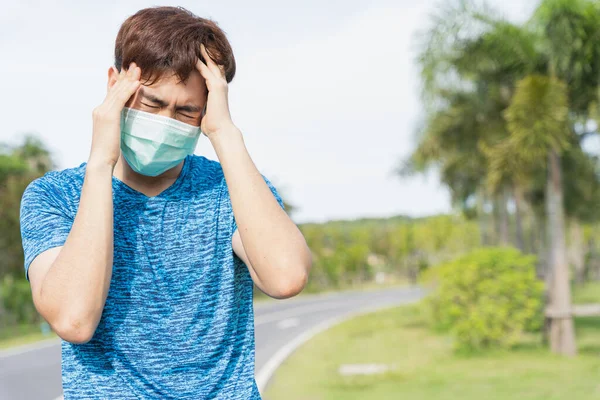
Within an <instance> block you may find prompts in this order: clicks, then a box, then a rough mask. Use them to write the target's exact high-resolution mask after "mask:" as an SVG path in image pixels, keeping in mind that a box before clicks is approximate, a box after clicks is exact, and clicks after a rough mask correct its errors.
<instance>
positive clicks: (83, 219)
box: [40, 164, 113, 335]
mask: <svg viewBox="0 0 600 400" xmlns="http://www.w3.org/2000/svg"><path fill="white" fill-rule="evenodd" d="M112 264H113V200H112V167H111V166H109V165H108V164H106V165H89V164H88V166H87V168H86V174H85V178H84V182H83V188H82V191H81V198H80V202H79V208H78V211H77V214H76V217H75V220H74V222H73V226H72V228H71V231H70V233H69V235H68V237H67V240H66V241H65V244H64V245H63V248H62V249H61V251H60V253H59V254H58V256H57V258H56V260H55V261H54V263H53V264H52V267H51V268H50V269H49V270H48V272H47V274H46V276H45V277H44V280H43V283H42V286H41V291H40V296H41V298H42V301H43V304H44V305H45V306H46V309H47V314H48V315H50V316H51V318H52V319H53V321H49V322H50V323H52V322H54V323H55V324H57V325H60V326H61V328H62V329H65V330H69V331H75V332H76V333H77V335H80V334H81V332H86V333H87V334H88V335H89V334H90V332H91V334H93V332H94V331H95V330H96V327H97V325H98V322H99V321H100V317H101V315H102V310H103V308H104V304H105V302H106V297H107V295H108V289H109V285H110V280H111V276H112Z"/></svg>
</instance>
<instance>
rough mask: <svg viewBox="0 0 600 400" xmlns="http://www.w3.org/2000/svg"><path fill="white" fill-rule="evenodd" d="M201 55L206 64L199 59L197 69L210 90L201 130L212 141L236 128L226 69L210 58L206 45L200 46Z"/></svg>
mask: <svg viewBox="0 0 600 400" xmlns="http://www.w3.org/2000/svg"><path fill="white" fill-rule="evenodd" d="M200 53H201V54H202V56H203V57H204V59H205V60H206V62H207V63H208V65H207V64H204V63H203V62H202V60H200V59H198V61H197V62H196V69H197V70H198V72H200V75H202V76H203V77H204V79H205V80H206V88H207V89H208V100H207V102H206V114H205V115H204V116H203V117H202V121H201V123H200V129H201V130H202V132H203V133H204V134H205V135H206V136H207V137H208V138H209V139H211V138H212V136H214V135H215V134H216V133H217V132H219V131H222V130H224V129H229V128H231V127H232V126H234V124H233V121H232V120H231V114H230V113H229V100H228V89H229V87H228V85H227V79H226V78H225V68H224V67H223V66H222V65H217V63H215V61H214V60H213V59H212V58H210V56H209V55H208V52H207V51H206V47H204V44H201V45H200Z"/></svg>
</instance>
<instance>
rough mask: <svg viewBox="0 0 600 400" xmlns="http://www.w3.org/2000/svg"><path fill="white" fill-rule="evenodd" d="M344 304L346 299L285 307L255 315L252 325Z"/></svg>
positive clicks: (346, 303) (338, 306) (331, 308)
mask: <svg viewBox="0 0 600 400" xmlns="http://www.w3.org/2000/svg"><path fill="white" fill-rule="evenodd" d="M345 306H348V302H347V301H344V302H337V303H334V302H332V303H328V304H313V305H308V306H300V307H294V308H292V309H287V310H283V311H275V312H272V313H268V314H266V315H261V316H259V317H256V318H255V319H254V325H255V326H257V325H262V324H268V323H270V322H275V321H278V320H281V319H287V318H292V317H297V316H300V315H304V314H311V313H314V312H319V311H327V310H333V309H334V308H340V307H345Z"/></svg>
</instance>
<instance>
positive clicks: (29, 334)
mask: <svg viewBox="0 0 600 400" xmlns="http://www.w3.org/2000/svg"><path fill="white" fill-rule="evenodd" d="M57 337H58V336H57V335H56V334H55V333H54V332H52V331H49V332H47V333H42V331H41V329H40V326H39V325H25V324H24V325H19V326H11V327H9V328H3V329H0V350H4V349H7V348H10V347H14V346H20V345H23V344H29V343H33V342H38V341H40V340H44V339H51V338H57Z"/></svg>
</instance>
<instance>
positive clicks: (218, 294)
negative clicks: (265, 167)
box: [21, 155, 283, 400]
mask: <svg viewBox="0 0 600 400" xmlns="http://www.w3.org/2000/svg"><path fill="white" fill-rule="evenodd" d="M85 166H86V163H83V164H81V165H80V166H79V167H76V168H70V169H65V170H62V171H53V172H49V173H47V174H46V175H44V176H43V177H41V178H39V179H36V180H35V181H33V182H32V183H31V184H30V185H29V186H28V187H27V189H26V191H25V193H24V194H23V199H22V203H21V235H22V240H23V249H24V252H25V275H26V277H27V279H29V276H28V270H29V265H30V264H31V262H32V260H33V259H34V258H35V257H36V256H37V255H38V254H40V253H41V252H43V251H45V250H48V249H50V248H52V247H56V246H62V245H63V244H64V242H65V240H66V238H67V235H68V234H69V231H70V229H71V226H72V224H73V220H74V218H75V214H76V213H77V208H78V205H79V197H80V194H81V188H82V185H83V179H84V175H85ZM263 178H264V179H265V181H266V182H267V185H268V186H269V187H270V189H271V191H272V192H273V194H274V196H275V198H276V199H277V201H278V202H279V204H280V205H281V207H283V202H282V200H281V198H280V197H279V195H278V193H277V191H276V189H275V188H274V187H273V186H272V184H271V183H270V182H269V180H268V179H267V178H266V177H264V176H263ZM113 201H114V203H113V204H114V264H113V271H112V279H111V282H110V290H109V292H108V297H107V299H106V304H105V306H104V310H103V312H102V318H101V319H100V322H99V325H98V328H97V329H96V332H95V333H94V336H93V338H92V339H91V340H90V341H89V342H88V343H85V344H73V343H70V342H67V341H64V340H63V341H62V383H63V392H64V395H65V399H67V400H68V399H196V400H199V399H240V400H242V399H243V400H249V399H253V400H255V399H260V398H261V397H260V394H259V392H258V388H257V386H256V381H255V379H254V350H255V344H254V313H253V305H252V293H253V291H252V289H253V283H252V278H251V276H250V273H249V271H248V269H247V267H246V266H245V264H244V263H243V262H242V260H241V259H240V258H239V257H237V256H236V255H235V254H234V253H233V250H232V246H231V239H232V236H233V233H234V231H235V229H236V223H235V219H234V216H233V211H232V207H231V201H230V198H229V191H228V188H227V184H226V182H225V178H224V175H223V170H222V168H221V164H220V163H218V162H216V161H212V160H209V159H207V158H205V157H202V156H195V155H192V156H188V157H187V158H186V159H185V162H184V166H183V168H182V170H181V173H180V175H179V177H178V178H177V180H176V181H175V182H174V183H173V185H171V186H170V187H169V188H167V189H166V190H165V191H163V192H162V193H160V194H159V195H157V196H155V197H147V196H146V195H144V194H142V193H140V192H138V191H136V190H134V189H132V188H131V187H129V186H127V185H125V184H124V183H123V182H121V181H120V180H118V179H117V178H114V177H113ZM90 251H92V250H91V249H90ZM80 267H81V268H85V267H86V266H85V265H81V266H80Z"/></svg>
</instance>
